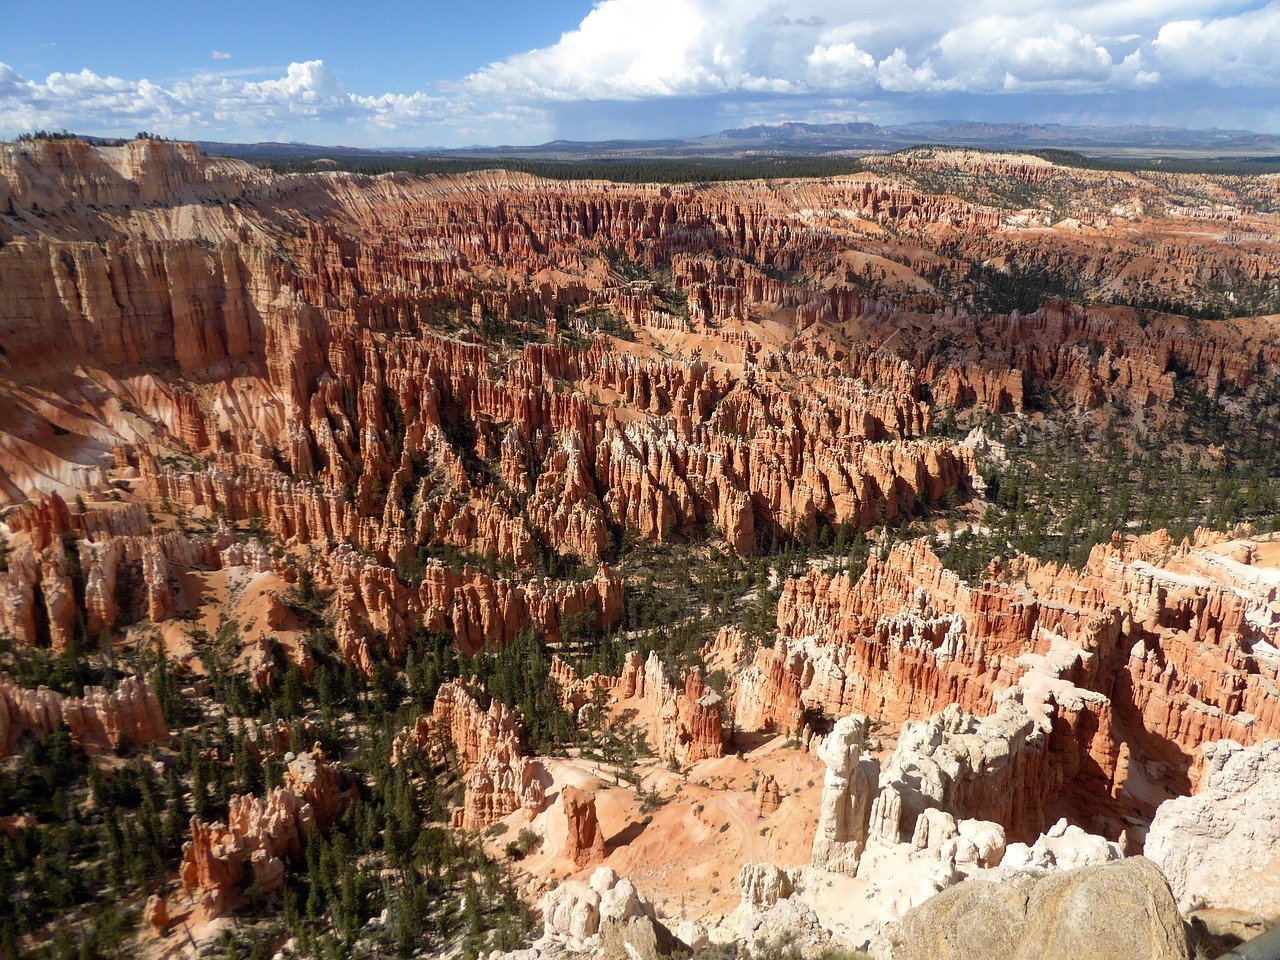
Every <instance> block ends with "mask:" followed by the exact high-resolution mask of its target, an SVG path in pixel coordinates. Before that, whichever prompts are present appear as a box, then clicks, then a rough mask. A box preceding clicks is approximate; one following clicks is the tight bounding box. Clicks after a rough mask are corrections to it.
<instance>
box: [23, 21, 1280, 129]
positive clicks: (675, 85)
mask: <svg viewBox="0 0 1280 960" xmlns="http://www.w3.org/2000/svg"><path fill="white" fill-rule="evenodd" d="M0 24H2V26H0V137H3V138H11V137H13V136H15V135H17V134H19V133H22V132H25V131H31V130H36V129H53V130H59V129H68V130H71V131H73V132H76V133H82V134H96V135H101V136H127V135H132V134H133V133H135V132H138V131H141V130H147V131H150V132H152V133H156V134H159V135H161V136H166V137H175V138H183V139H199V140H222V141H241V142H253V141H263V140H275V141H299V142H305V143H316V144H326V145H337V144H343V145H349V146H367V147H378V146H383V147H392V146H396V147H432V146H441V147H457V146H467V145H474V144H486V145H498V144H536V143H543V142H546V141H549V140H555V139H567V140H600V139H609V138H653V137H666V136H672V137H677V136H697V135H702V134H709V133H714V132H716V131H719V130H722V129H725V128H729V127H740V126H749V125H752V124H756V123H779V122H782V121H787V120H794V121H807V122H813V123H830V122H844V121H872V122H876V123H881V124H899V123H910V122H913V121H921V120H925V121H938V120H980V121H988V122H1031V123H1050V122H1056V123H1070V124H1099V125H1120V124H1130V123H1132V124H1150V125H1166V126H1177V127H1188V128H1196V129H1208V128H1213V127H1217V128H1234V129H1247V130H1255V131H1259V132H1265V133H1280V0H1271V2H1256V0H1253V2H1221V0H910V2H896V3H895V2H886V0H788V2H778V0H597V2H595V3H592V2H589V0H587V2H583V0H532V2H531V0H524V2H509V0H454V2H448V3H445V2H438V0H417V2H409V0H383V2H380V3H377V4H373V3H366V4H361V3H353V2H350V0H348V2H345V3H334V2H329V0H312V2H308V3H298V2H266V0H256V2H253V0H218V2H209V0H167V2H163V3H162V2H154V0H114V2H111V3H106V2H103V0H92V2H83V0H37V2H28V3H19V2H18V0H3V3H2V4H0Z"/></svg>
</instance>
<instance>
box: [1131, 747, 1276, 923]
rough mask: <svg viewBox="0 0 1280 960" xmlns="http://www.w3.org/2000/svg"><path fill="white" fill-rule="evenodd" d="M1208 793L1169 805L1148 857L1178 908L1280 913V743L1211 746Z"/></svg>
mask: <svg viewBox="0 0 1280 960" xmlns="http://www.w3.org/2000/svg"><path fill="white" fill-rule="evenodd" d="M1203 749H1204V757H1205V776H1204V779H1203V781H1202V783H1201V786H1200V792H1199V793H1197V794H1195V795H1194V796H1190V797H1179V798H1177V799H1175V800H1166V801H1165V802H1164V803H1162V804H1161V805H1160V808H1159V809H1158V810H1157V811H1156V816H1155V819H1154V820H1153V821H1152V823H1151V829H1150V830H1149V831H1148V833H1147V840H1146V848H1145V850H1144V853H1145V854H1146V856H1147V857H1149V858H1150V859H1151V860H1153V861H1155V863H1156V864H1158V865H1159V867H1160V869H1161V870H1163V871H1164V873H1165V876H1167V877H1168V878H1169V885H1170V887H1171V888H1172V889H1173V893H1174V896H1175V897H1177V899H1178V905H1179V906H1180V907H1181V908H1182V909H1183V910H1184V911H1185V910H1188V909H1190V908H1191V907H1192V905H1193V904H1196V905H1204V906H1209V907H1235V908H1239V909H1243V910H1253V911H1256V912H1258V913H1261V914H1263V915H1264V916H1273V915H1275V914H1276V913H1280V741H1277V740H1268V741H1266V742H1265V743H1261V744H1258V745H1257V746H1253V747H1243V746H1241V745H1240V744H1238V743H1236V742H1235V741H1232V740H1219V741H1217V742H1214V743H1206V744H1205V745H1204V747H1203Z"/></svg>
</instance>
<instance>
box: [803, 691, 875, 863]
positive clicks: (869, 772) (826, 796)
mask: <svg viewBox="0 0 1280 960" xmlns="http://www.w3.org/2000/svg"><path fill="white" fill-rule="evenodd" d="M866 741H867V718H866V717H860V716H849V717H841V718H840V719H839V720H837V721H836V725H835V728H834V729H833V730H832V731H831V733H830V735H829V736H828V737H827V738H826V739H825V740H823V742H822V746H821V747H820V748H819V750H818V757H819V759H821V760H822V762H823V763H825V764H826V765H827V773H826V777H825V778H824V780H823V783H822V806H821V808H820V810H819V813H818V827H817V832H816V833H815V834H814V837H813V865H814V866H815V867H821V868H823V869H825V870H830V871H831V872H832V873H844V874H848V875H849V876H853V875H854V874H856V873H857V872H858V861H859V860H860V859H861V858H862V851H863V849H864V848H865V847H866V843H867V831H868V824H869V820H870V817H871V804H872V801H873V800H874V799H875V798H876V791H877V787H878V779H879V764H877V763H876V761H875V758H873V757H870V756H868V757H864V756H863V755H862V753H863V750H864V748H865V747H866Z"/></svg>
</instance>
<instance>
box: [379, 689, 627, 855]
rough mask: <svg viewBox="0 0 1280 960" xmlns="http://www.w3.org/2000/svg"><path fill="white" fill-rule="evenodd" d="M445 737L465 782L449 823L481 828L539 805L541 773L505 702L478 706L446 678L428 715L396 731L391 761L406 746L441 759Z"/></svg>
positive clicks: (542, 789)
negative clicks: (524, 743) (526, 749)
mask: <svg viewBox="0 0 1280 960" xmlns="http://www.w3.org/2000/svg"><path fill="white" fill-rule="evenodd" d="M473 683H474V681H473ZM446 741H447V742H448V743H449V744H450V746H451V748H452V753H453V755H454V756H455V757H456V758H457V762H458V766H459V767H460V768H461V770H462V771H463V783H464V784H465V791H464V794H463V804H462V806H461V807H460V808H458V809H456V810H454V812H453V825H454V826H455V827H461V828H462V829H464V830H482V829H484V828H485V827H487V826H489V824H491V823H496V822H497V821H499V820H501V819H503V818H504V817H508V816H510V815H511V814H513V813H515V812H516V811H517V810H523V811H524V812H525V815H526V816H527V817H529V818H532V817H533V816H534V815H535V814H537V813H538V811H540V810H541V809H542V807H543V805H544V803H545V802H546V793H545V791H546V784H545V782H544V780H545V779H546V777H545V772H544V770H543V768H542V764H541V763H539V762H538V761H536V760H531V759H529V758H528V757H526V756H525V755H524V750H523V747H522V746H521V744H520V727H519V723H518V721H517V720H516V717H515V715H514V714H513V713H512V712H511V711H510V710H509V709H508V708H507V706H506V704H504V703H502V702H501V701H499V700H493V701H491V702H490V704H489V709H488V710H484V709H482V708H481V707H480V704H479V703H478V702H477V700H476V698H475V696H473V692H472V688H471V687H469V686H468V685H467V684H464V683H462V682H461V681H459V680H450V681H449V682H448V683H446V684H444V685H443V686H441V687H440V690H439V691H438V692H437V693H436V700H435V705H434V706H433V707H432V712H431V717H430V718H429V719H420V720H419V721H418V722H417V724H415V725H414V727H412V728H407V729H405V730H402V731H401V732H400V733H399V734H397V735H396V738H395V741H394V743H393V744H392V752H391V756H392V762H393V763H398V762H400V759H401V758H403V757H404V755H405V753H406V752H407V751H410V750H424V751H427V752H428V753H430V754H431V755H432V756H433V757H434V758H435V759H436V760H437V761H441V762H443V761H444V760H445V759H446V757H445V755H444V753H443V752H442V751H441V746H442V744H443V742H446ZM602 842H603V841H602ZM589 849H590V847H588V850H589Z"/></svg>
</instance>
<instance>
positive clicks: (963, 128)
mask: <svg viewBox="0 0 1280 960" xmlns="http://www.w3.org/2000/svg"><path fill="white" fill-rule="evenodd" d="M922 145H949V146H962V147H981V148H983V149H989V150H995V149H1017V150H1035V149H1060V150H1074V151H1077V152H1080V153H1083V154H1086V155H1089V156H1097V157H1105V156H1114V157H1151V156H1184V157H1265V156H1270V155H1280V136H1276V135H1273V134H1263V133H1254V132H1252V131H1249V130H1183V129H1180V128H1177V127H1146V126H1120V127H1099V126H1067V125H1064V124H1057V123H979V122H971V121H963V122H953V121H942V122H918V123H908V124H902V125H899V126H883V127H882V126H879V125H878V124H874V123H824V124H812V123H779V124H759V125H757V126H752V127H741V128H738V129H733V130H722V131H721V132H719V133H715V134H711V135H708V136H703V137H688V138H672V139H663V140H601V141H573V140H553V141H551V142H549V143H543V144H538V145H535V146H509V145H506V146H492V147H478V146H477V147H464V148H458V149H432V148H425V149H424V148H410V147H405V148H393V149H383V150H373V149H365V148H357V147H321V146H314V145H311V144H301V143H252V144H236V143H214V142H204V143H201V144H200V146H201V148H202V149H204V150H205V152H207V153H217V154H221V155H224V156H238V157H244V158H246V159H260V158H263V157H267V156H271V157H296V158H298V159H306V158H318V157H323V156H332V157H342V156H369V155H376V154H396V155H404V154H413V155H421V156H432V157H522V158H528V159H562V160H572V159H625V158H635V159H640V158H694V157H742V156H757V155H785V156H823V155H830V154H839V153H846V152H847V153H873V152H874V153H879V152H889V151H894V150H902V149H904V148H906V147H911V146H922Z"/></svg>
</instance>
